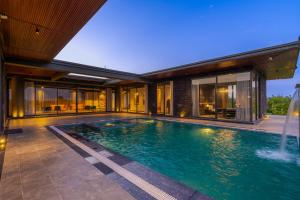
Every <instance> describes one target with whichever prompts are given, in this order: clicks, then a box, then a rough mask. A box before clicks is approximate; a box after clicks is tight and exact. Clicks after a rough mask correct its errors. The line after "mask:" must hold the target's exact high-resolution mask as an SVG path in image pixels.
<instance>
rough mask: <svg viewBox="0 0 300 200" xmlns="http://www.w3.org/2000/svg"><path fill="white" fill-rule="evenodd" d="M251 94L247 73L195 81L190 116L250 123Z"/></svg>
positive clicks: (193, 81) (248, 73)
mask: <svg viewBox="0 0 300 200" xmlns="http://www.w3.org/2000/svg"><path fill="white" fill-rule="evenodd" d="M251 95H253V94H251V92H250V72H244V73H235V74H226V75H220V76H215V77H211V78H200V79H194V80H192V102H193V116H195V117H205V118H217V119H222V120H237V121H247V122H249V121H251V113H250V110H251V109H250V99H251ZM255 98H256V97H255ZM255 102H256V101H255ZM253 103H254V102H253Z"/></svg>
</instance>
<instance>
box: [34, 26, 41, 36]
mask: <svg viewBox="0 0 300 200" xmlns="http://www.w3.org/2000/svg"><path fill="white" fill-rule="evenodd" d="M35 34H37V35H39V34H40V29H39V28H38V27H36V28H35Z"/></svg>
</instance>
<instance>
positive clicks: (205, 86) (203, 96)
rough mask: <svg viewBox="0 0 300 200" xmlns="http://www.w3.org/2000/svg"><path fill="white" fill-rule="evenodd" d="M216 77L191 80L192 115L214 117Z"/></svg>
mask: <svg viewBox="0 0 300 200" xmlns="http://www.w3.org/2000/svg"><path fill="white" fill-rule="evenodd" d="M215 87H216V77H209V78H202V79H196V80H192V101H193V116H195V117H205V118H215V117H216V106H215V102H216V101H215V96H216V95H215V94H216V90H215Z"/></svg>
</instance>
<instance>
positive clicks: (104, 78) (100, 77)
mask: <svg viewBox="0 0 300 200" xmlns="http://www.w3.org/2000/svg"><path fill="white" fill-rule="evenodd" d="M68 75H69V76H79V77H85V78H94V79H102V80H106V79H108V78H106V77H102V76H92V75H86V74H76V73H69V74H68Z"/></svg>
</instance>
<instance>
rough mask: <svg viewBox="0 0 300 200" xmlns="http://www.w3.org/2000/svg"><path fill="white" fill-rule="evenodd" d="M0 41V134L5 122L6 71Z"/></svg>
mask: <svg viewBox="0 0 300 200" xmlns="http://www.w3.org/2000/svg"><path fill="white" fill-rule="evenodd" d="M1 44H2V42H1V41H0V134H1V133H3V131H4V128H5V123H6V116H7V109H6V107H7V106H6V97H7V95H6V94H7V89H6V72H5V67H4V62H3V61H4V57H3V51H2V46H1Z"/></svg>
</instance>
